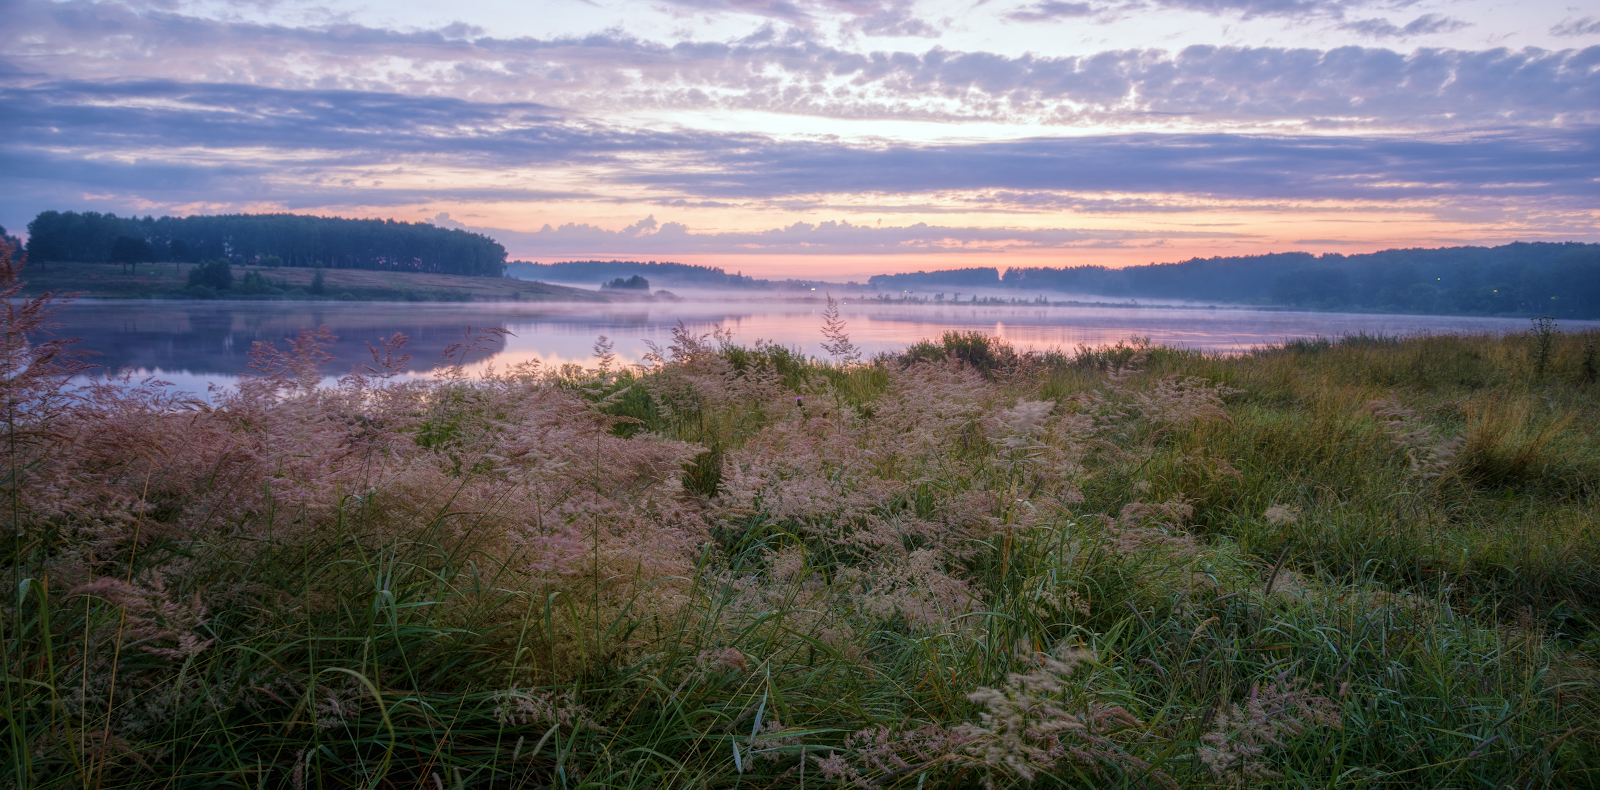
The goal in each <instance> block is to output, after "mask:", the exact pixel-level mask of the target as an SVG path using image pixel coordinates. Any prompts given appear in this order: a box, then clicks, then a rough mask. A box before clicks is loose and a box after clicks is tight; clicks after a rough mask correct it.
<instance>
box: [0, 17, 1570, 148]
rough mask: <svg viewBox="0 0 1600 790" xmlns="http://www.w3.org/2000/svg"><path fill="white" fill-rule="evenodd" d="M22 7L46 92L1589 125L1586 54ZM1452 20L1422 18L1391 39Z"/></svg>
mask: <svg viewBox="0 0 1600 790" xmlns="http://www.w3.org/2000/svg"><path fill="white" fill-rule="evenodd" d="M1047 5H1049V3H1048V2H1046V3H1043V4H1036V5H1033V6H1029V8H1033V9H1039V8H1042V7H1044V6H1047ZM1068 5H1070V3H1069V4H1068ZM864 8H865V10H866V11H870V12H872V13H866V12H864V13H862V14H861V15H860V16H859V17H854V18H855V19H858V20H867V19H869V18H877V17H874V16H873V13H877V12H880V11H883V10H884V9H886V8H887V9H891V10H892V9H893V8H895V6H890V5H883V4H877V5H870V6H866V7H864ZM19 9H20V10H19V13H17V14H14V15H11V17H10V18H8V19H7V23H8V27H9V28H10V29H12V30H14V31H15V33H14V34H13V36H12V43H11V44H9V45H7V46H6V49H5V51H4V52H3V53H0V54H3V55H4V56H5V58H6V60H7V62H9V63H11V64H12V66H13V67H14V68H15V69H16V70H19V71H21V72H28V73H30V74H34V75H41V74H50V75H54V76H52V77H51V78H50V79H54V80H72V79H76V80H82V81H96V80H101V81H103V80H113V79H118V80H123V79H133V80H139V79H144V80H174V81H176V80H184V81H195V82H206V81H210V82H218V83H222V82H229V83H250V84H254V85H258V86H262V87H277V88H281V89H285V90H310V89H324V90H325V89H331V88H340V89H345V90H354V91H366V92H374V93H401V94H412V95H429V96H436V97H456V98H463V99H466V98H470V99H472V100H474V101H489V102H496V101H501V102H509V101H519V100H525V99H526V98H527V97H529V96H538V97H540V101H541V102H543V103H545V104H547V105H552V106H558V107H560V108H561V112H562V113H564V114H566V115H569V116H589V117H595V116H604V115H607V114H610V113H614V112H622V113H630V114H632V113H639V112H652V113H661V114H670V113H673V112H675V111H678V110H695V111H761V112H773V113H783V114H797V115H806V116H812V117H823V118H839V119H860V120H866V119H903V120H918V121H935V122H953V121H988V122H1000V123H1012V122H1015V123H1027V124H1060V125H1068V126H1080V125H1084V124H1096V125H1106V124H1121V125H1125V126H1131V127H1139V128H1151V127H1156V126H1161V125H1163V124H1165V125H1182V126H1184V127H1185V128H1188V129H1193V128H1195V125H1196V124H1224V125H1227V126H1228V127H1230V128H1238V127H1239V126H1240V125H1244V124H1252V123H1255V124H1260V125H1262V127H1263V128H1264V127H1265V126H1268V125H1270V126H1273V127H1277V128H1281V126H1282V124H1283V123H1284V122H1290V123H1300V124H1307V125H1316V126H1318V127H1319V128H1322V129H1330V128H1354V129H1360V128H1364V127H1379V128H1386V129H1394V128H1403V129H1412V130H1422V129H1459V128H1470V127H1472V126H1473V125H1475V124H1493V125H1496V126H1498V125H1502V124H1514V125H1524V124H1527V125H1542V124H1550V123H1556V122H1560V123H1573V122H1585V123H1589V122H1600V71H1597V70H1596V69H1595V65H1596V64H1597V63H1600V47H1590V48H1588V49H1570V50H1561V51H1545V50H1538V49H1527V50H1521V51H1516V50H1507V49H1489V50H1481V51H1469V50H1456V49H1439V48H1420V49H1416V50H1414V51H1412V52H1409V53H1401V52H1396V51H1393V50H1390V49H1384V48H1362V47H1339V48H1334V49H1326V50H1318V49H1297V48H1283V47H1212V46H1196V47H1189V48H1185V49H1182V50H1179V51H1176V52H1169V51H1163V50H1155V49H1149V50H1144V49H1140V50H1108V51H1104V52H1099V53H1094V54H1089V55H1083V56H1074V57H1043V56H1038V55H1032V54H1023V55H1004V54H997V53H992V52H982V51H958V50H949V49H944V48H940V47H934V48H931V49H928V50H926V51H921V52H916V51H904V50H894V51H854V50H849V49H843V48H839V47H835V46H829V45H826V44H823V43H819V42H818V41H817V40H814V39H812V38H810V37H809V36H808V35H807V34H806V33H804V32H803V31H799V30H796V29H789V30H787V31H785V32H783V33H779V32H777V31H775V30H773V29H770V28H769V29H765V30H763V31H759V32H758V33H757V34H755V35H753V36H751V37H749V38H747V39H745V40H743V41H739V40H735V41H725V42H722V41H683V42H678V43H674V44H667V43H661V42H654V41H647V40H641V39H638V38H633V37H629V36H625V35H622V34H603V35H592V36H584V37H567V38H551V39H534V38H514V39H502V38H494V37H489V36H481V35H471V34H470V31H465V32H464V31H462V30H461V29H458V28H454V27H446V28H439V29H436V30H423V31H392V30H382V29H374V28H366V27H360V26H354V25H338V26H329V27H324V28H313V27H294V28H291V27H281V26H270V25H254V24H246V23H231V22H218V21H212V20H202V19H197V18H194V17H185V16H179V15H172V14H154V13H151V14H146V15H140V14H136V13H133V12H131V11H129V10H128V9H126V8H121V7H115V6H101V5H94V4H86V3H84V2H82V0H76V1H74V0H69V2H67V3H63V4H61V5H60V6H57V5H55V4H53V3H45V4H40V3H24V4H22V5H21V6H20V7H19ZM1441 20H1443V21H1441ZM1379 21H1380V22H1381V21H1382V20H1379ZM1449 21H1450V20H1448V19H1446V18H1442V17H1441V18H1430V16H1427V15H1425V16H1423V17H1420V18H1419V19H1418V20H1414V21H1413V22H1412V23H1410V24H1408V25H1406V26H1405V27H1400V28H1397V29H1398V30H1399V31H1401V32H1402V33H1403V32H1404V31H1405V30H1406V29H1407V28H1412V27H1413V26H1414V25H1415V26H1417V27H1415V28H1413V29H1415V30H1423V29H1425V28H1427V27H1428V25H1430V24H1433V25H1438V24H1446V23H1448V22H1449ZM863 24H866V23H865V22H863ZM1383 24H1389V23H1387V22H1383ZM26 42H32V43H26ZM41 42H42V43H41ZM6 79H10V80H13V81H12V83H11V84H18V85H23V84H29V82H28V80H34V81H37V80H39V79H41V78H40V77H38V76H34V77H31V78H23V77H10V78H7V77H3V76H0V81H3V80H6Z"/></svg>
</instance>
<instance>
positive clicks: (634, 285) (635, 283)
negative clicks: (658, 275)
mask: <svg viewBox="0 0 1600 790" xmlns="http://www.w3.org/2000/svg"><path fill="white" fill-rule="evenodd" d="M600 287H601V288H615V289H621V290H628V291H648V290H650V281H649V280H646V279H645V278H643V277H640V276H639V275H637V274H635V275H634V276H632V277H618V278H617V279H615V280H612V281H611V282H608V283H601V284H600Z"/></svg>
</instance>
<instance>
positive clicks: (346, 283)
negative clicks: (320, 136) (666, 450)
mask: <svg viewBox="0 0 1600 790" xmlns="http://www.w3.org/2000/svg"><path fill="white" fill-rule="evenodd" d="M193 268H194V264H187V263H185V264H173V263H147V264H140V265H139V266H137V267H135V268H134V270H132V271H129V270H128V269H126V268H125V267H123V266H121V265H118V264H114V263H43V264H41V263H34V264H31V265H30V266H29V268H28V283H27V286H26V289H25V290H24V293H26V294H29V295H33V294H39V293H43V292H45V291H58V292H63V293H78V294H80V295H82V296H84V297H90V298H96V299H149V298H170V299H187V298H193V296H192V295H191V294H189V293H186V292H185V289H186V288H187V287H188V284H189V279H188V278H189V271H190V270H191V269H193ZM252 271H253V272H258V273H260V274H261V275H262V276H263V277H265V278H266V279H267V281H268V282H270V283H272V287H274V288H276V289H278V290H279V291H281V293H244V292H242V291H240V292H238V293H232V292H229V291H223V292H220V294H219V296H220V297H221V298H226V299H329V300H354V301H414V302H495V301H504V302H553V301H561V302H604V301H610V300H611V299H610V295H608V294H602V293H600V292H598V291H586V290H583V289H581V288H569V287H566V286H561V285H551V284H548V283H536V282H529V281H526V280H512V279H506V278H498V277H463V276H460V275H454V274H413V273H406V272H379V271H367V270H362V269H323V270H321V271H322V274H323V279H324V292H323V294H322V295H321V296H318V295H315V294H312V293H309V289H310V288H311V282H312V279H313V278H314V277H315V276H316V272H317V270H313V269H304V268H257V267H249V266H235V267H233V275H234V280H235V286H236V287H235V289H233V290H239V288H238V285H239V284H240V280H241V279H242V278H243V277H244V275H245V273H246V272H252Z"/></svg>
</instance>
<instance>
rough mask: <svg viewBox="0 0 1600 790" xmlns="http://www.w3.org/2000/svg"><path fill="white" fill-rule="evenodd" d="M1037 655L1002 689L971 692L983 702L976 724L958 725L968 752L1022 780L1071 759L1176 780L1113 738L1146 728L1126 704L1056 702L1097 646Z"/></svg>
mask: <svg viewBox="0 0 1600 790" xmlns="http://www.w3.org/2000/svg"><path fill="white" fill-rule="evenodd" d="M1035 660H1036V661H1037V667H1036V668H1035V669H1034V670H1033V671H1031V672H1026V673H1011V674H1010V675H1009V676H1007V679H1006V682H1005V684H1004V685H1002V686H1001V687H999V688H990V687H979V688H978V689H977V690H975V691H973V692H972V693H971V694H968V695H967V698H968V699H970V700H971V701H972V702H974V703H976V704H977V705H979V706H981V707H982V708H983V710H982V711H981V712H980V713H979V714H978V717H979V721H978V723H976V724H963V725H960V726H958V727H956V728H955V730H954V731H955V733H956V734H958V735H960V736H961V737H963V738H966V739H967V740H968V743H967V744H966V746H965V747H964V750H965V751H966V752H967V753H968V754H970V755H972V756H974V757H976V758H978V759H980V760H982V761H983V762H984V764H986V765H988V766H990V767H991V768H994V769H998V770H999V771H1001V772H1002V773H1005V774H1011V775H1015V776H1017V777H1019V778H1021V779H1023V780H1024V781H1031V780H1033V778H1034V777H1035V776H1037V775H1039V774H1041V773H1049V772H1051V771H1054V770H1055V768H1056V766H1057V764H1059V763H1061V762H1063V761H1066V762H1071V763H1074V764H1076V765H1078V766H1080V767H1082V768H1086V769H1089V770H1091V771H1104V770H1105V769H1106V768H1108V767H1117V768H1121V769H1124V770H1128V771H1133V772H1139V773H1142V774H1144V775H1145V776H1146V777H1147V778H1150V779H1154V780H1156V781H1157V783H1159V784H1162V785H1171V784H1172V780H1171V779H1170V778H1169V777H1167V776H1166V775H1165V774H1162V773H1160V772H1158V771H1152V770H1151V769H1150V765H1149V763H1147V762H1145V761H1143V760H1140V759H1138V758H1136V757H1133V756H1132V755H1129V754H1128V753H1127V752H1126V751H1124V750H1123V749H1121V748H1120V747H1119V746H1118V745H1117V744H1116V743H1115V742H1114V741H1112V740H1111V738H1110V736H1111V735H1112V734H1113V733H1115V732H1117V731H1118V730H1123V729H1128V728H1136V727H1140V726H1142V723H1141V722H1140V721H1139V720H1138V719H1136V718H1135V717H1134V716H1133V715H1132V714H1130V713H1129V712H1128V711H1127V710H1126V709H1125V708H1123V707H1121V706H1105V705H1099V704H1096V703H1091V704H1089V705H1088V706H1086V707H1084V708H1081V709H1077V710H1068V709H1067V708H1064V707H1062V703H1061V702H1059V701H1058V700H1057V698H1056V695H1058V694H1061V693H1062V692H1064V691H1065V690H1066V689H1067V686H1068V680H1067V679H1068V677H1069V676H1071V675H1072V673H1073V672H1074V671H1075V670H1076V669H1077V668H1078V666H1079V665H1080V664H1083V663H1085V662H1092V661H1093V660H1094V654H1093V653H1092V652H1089V651H1087V650H1077V649H1075V650H1066V651H1063V652H1061V654H1060V655H1059V656H1051V655H1048V654H1043V653H1041V654H1038V655H1037V656H1036V657H1035ZM985 784H986V786H991V787H992V786H995V778H994V777H993V776H990V777H988V778H986V780H985Z"/></svg>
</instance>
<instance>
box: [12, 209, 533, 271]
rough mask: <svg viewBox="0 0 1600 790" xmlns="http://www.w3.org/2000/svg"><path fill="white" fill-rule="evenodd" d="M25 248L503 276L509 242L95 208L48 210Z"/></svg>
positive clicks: (425, 231) (368, 223) (309, 220)
mask: <svg viewBox="0 0 1600 790" xmlns="http://www.w3.org/2000/svg"><path fill="white" fill-rule="evenodd" d="M119 240H121V242H120V243H119ZM27 250H28V255H29V257H30V258H31V259H32V260H34V261H37V262H39V263H41V264H46V263H48V262H54V261H60V262H77V263H101V262H125V263H134V264H137V263H143V262H147V261H157V260H160V261H180V262H185V263H189V262H198V261H210V260H215V259H218V258H226V259H228V260H229V261H231V262H233V263H247V264H255V265H259V266H297V267H315V266H322V267H325V268H330V269H373V270H380V271H401V272H424V273H429V274H460V275H471V276H479V277H500V276H502V275H503V274H504V272H505V262H506V251H505V248H504V247H502V246H500V243H499V242H496V241H495V240H494V239H491V238H489V237H488V236H484V235H482V234H479V233H469V232H467V231H463V230H450V229H446V228H439V227H435V226H433V225H429V224H427V223H421V222H418V223H412V222H398V221H395V220H392V219H390V220H378V219H343V218H340V217H312V216H303V215H299V214H224V215H217V216H191V217H161V218H159V219H157V218H155V217H150V216H145V217H142V218H140V217H119V216H117V215H115V214H101V213H98V212H94V211H85V212H82V213H79V212H75V211H64V212H63V211H43V212H40V213H39V215H38V216H37V217H35V218H34V220H33V221H32V222H29V223H28V245H27ZM138 258H143V259H145V260H136V259H138ZM130 259H135V260H130Z"/></svg>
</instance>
